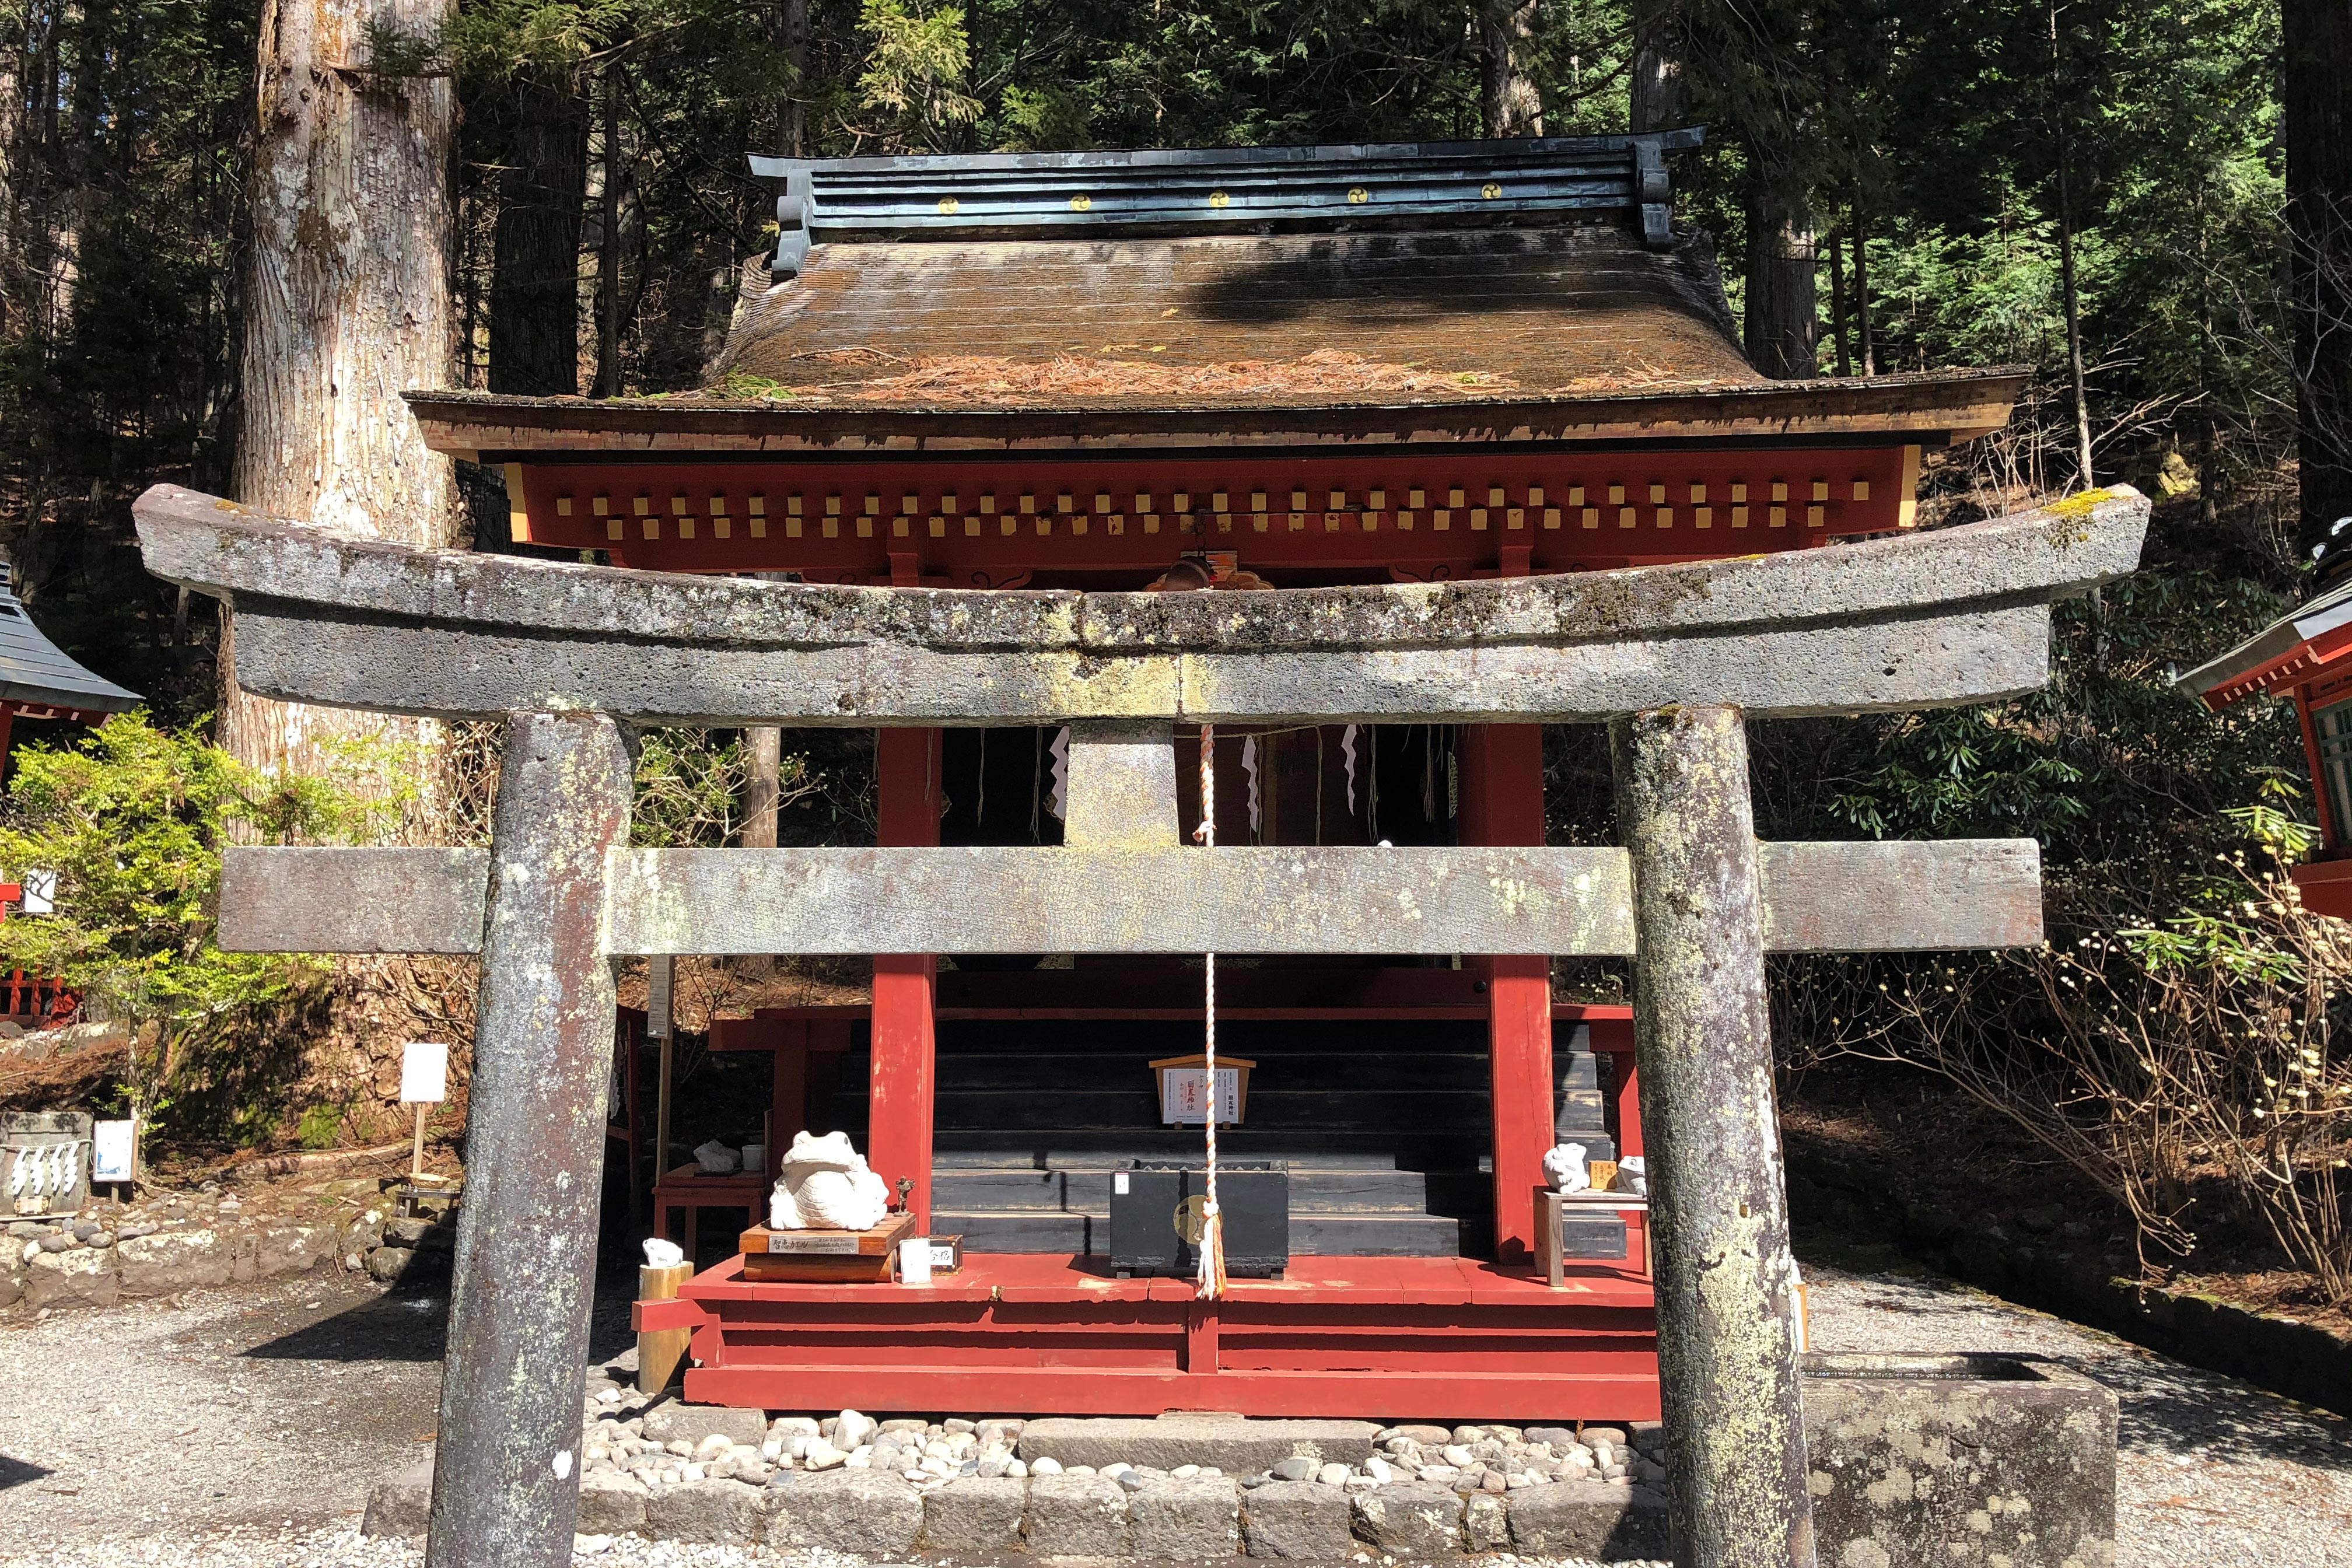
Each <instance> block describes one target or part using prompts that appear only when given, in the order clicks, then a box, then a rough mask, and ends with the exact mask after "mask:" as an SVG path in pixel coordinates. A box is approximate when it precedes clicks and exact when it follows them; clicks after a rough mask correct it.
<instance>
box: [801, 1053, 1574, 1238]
mask: <svg viewBox="0 0 2352 1568" xmlns="http://www.w3.org/2000/svg"><path fill="white" fill-rule="evenodd" d="M1562 1033H1563V1035H1566V1034H1567V1033H1568V1031H1567V1030H1563V1031H1562ZM1565 1043H1566V1042H1565V1040H1563V1044H1565ZM1199 1049H1200V1026H1199V1025H1198V1024H1197V1023H1189V1022H1171V1021H1162V1020H1122V1019H1105V1020H1068V1019H1045V1020H1034V1021H1032V1020H1022V1021H1003V1022H999V1021H993V1020H991V1021H945V1022H942V1023H941V1024H940V1026H939V1057H938V1064H939V1065H938V1079H937V1088H936V1091H935V1098H934V1112H933V1114H934V1119H935V1120H934V1129H935V1130H934V1133H933V1139H934V1153H933V1159H932V1178H931V1181H932V1186H931V1194H932V1196H931V1213H932V1220H931V1229H932V1231H933V1233H934V1234H937V1235H941V1236H950V1235H961V1237H963V1238H964V1246H965V1247H966V1248H967V1249H969V1250H971V1251H978V1252H992V1253H1049V1254H1057V1255H1061V1256H1065V1257H1066V1256H1069V1255H1072V1254H1078V1255H1087V1254H1094V1255H1100V1254H1106V1253H1108V1252H1109V1250H1110V1189H1111V1173H1113V1172H1114V1171H1115V1170H1118V1169H1122V1168H1124V1167H1125V1166H1127V1165H1128V1164H1129V1163H1130V1162H1132V1161H1136V1160H1181V1161H1193V1162H1197V1161H1198V1160H1199V1159H1200V1158H1201V1145H1202V1139H1201V1132H1200V1130H1199V1129H1198V1128H1192V1127H1184V1128H1171V1127H1165V1126H1163V1125H1161V1123H1160V1114H1159V1112H1160V1108H1159V1102H1158V1099H1157V1095H1156V1090H1155V1089H1154V1086H1153V1076H1152V1073H1151V1069H1150V1062H1151V1061H1152V1060H1153V1059H1154V1058H1161V1057H1171V1056H1183V1055H1188V1054H1191V1053H1192V1052H1195V1051H1198V1050H1199ZM1218 1049H1219V1051H1220V1053H1221V1054H1224V1055H1228V1056H1232V1057H1238V1058H1244V1059H1247V1060H1249V1061H1252V1062H1255V1064H1256V1066H1255V1068H1254V1069H1253V1071H1252V1072H1251V1075H1250V1083H1249V1089H1248V1100H1247V1105H1246V1107H1245V1110H1244V1123H1243V1125H1242V1126H1241V1127H1238V1128H1234V1129H1230V1130H1228V1131H1223V1132H1221V1133H1220V1134H1219V1136H1218V1140H1217V1146H1218V1152H1219V1155H1220V1157H1221V1158H1222V1159H1224V1160H1228V1161H1257V1160H1280V1161H1283V1162H1285V1163H1286V1164H1287V1165H1288V1167H1289V1172H1290V1209H1291V1215H1290V1250H1291V1252H1292V1254H1293V1255H1294V1256H1297V1257H1350V1258H1459V1257H1480V1256H1484V1255H1485V1254H1486V1252H1487V1251H1488V1250H1489V1249H1490V1247H1491V1236H1492V1231H1493V1219H1492V1214H1493V1201H1492V1191H1493V1177H1492V1175H1491V1170H1492V1162H1491V1160H1490V1158H1489V1154H1488V1151H1489V1148H1490V1145H1491V1142H1492V1137H1493V1132H1492V1123H1491V1118H1490V1115H1489V1110H1488V1069H1487V1063H1486V1028H1485V1026H1484V1025H1483V1024H1481V1023H1475V1022H1465V1021H1455V1020H1446V1021H1424V1020H1412V1021H1399V1020H1393V1019H1378V1018H1367V1019H1361V1020H1347V1021H1332V1020H1311V1021H1280V1022H1268V1021H1258V1022H1236V1023H1234V1024H1230V1025H1228V1026H1224V1027H1222V1028H1220V1029H1219V1031H1218ZM1586 1059H1587V1060H1588V1062H1589V1059H1590V1058H1586ZM865 1082H866V1063H865V1060H864V1058H863V1057H862V1056H853V1057H851V1058H850V1059H849V1060H848V1062H847V1063H846V1064H845V1071H844V1073H843V1083H844V1085H845V1092H844V1094H843V1095H842V1096H841V1097H840V1098H839V1099H838V1100H836V1102H835V1105H836V1114H837V1120H839V1121H842V1122H843V1123H845V1124H848V1123H850V1122H852V1121H856V1120H858V1119H862V1117H863V1115H864V1109H865V1108H864V1100H863V1095H862V1093H861V1091H860V1087H859V1086H862V1085H863V1084H864V1083H865Z"/></svg>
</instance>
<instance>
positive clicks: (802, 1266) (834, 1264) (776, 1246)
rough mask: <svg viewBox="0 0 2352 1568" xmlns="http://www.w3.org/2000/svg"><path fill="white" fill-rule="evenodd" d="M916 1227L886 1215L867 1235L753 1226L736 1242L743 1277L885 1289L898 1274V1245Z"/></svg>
mask: <svg viewBox="0 0 2352 1568" xmlns="http://www.w3.org/2000/svg"><path fill="white" fill-rule="evenodd" d="M914 1228H915V1216H914V1215H910V1214H894V1215H883V1217H882V1223H881V1224H879V1225H877V1226H875V1227H874V1228H873V1229H871V1230H771V1229H769V1228H768V1227H767V1226H764V1225H755V1226H752V1227H751V1229H749V1230H747V1231H745V1232H744V1233H743V1235H742V1238H741V1240H740V1242H739V1243H738V1245H739V1246H740V1247H741V1248H742V1250H743V1278H744V1279H798V1280H815V1281H867V1280H870V1281H872V1282H874V1283H876V1284H887V1283H888V1282H889V1281H890V1280H892V1279H897V1278H898V1243H899V1241H900V1240H901V1239H902V1238H903V1237H906V1236H907V1235H908V1234H909V1233H910V1232H912V1231H913V1229H914Z"/></svg>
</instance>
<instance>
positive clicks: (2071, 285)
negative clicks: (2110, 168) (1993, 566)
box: [2049, 0, 2095, 592]
mask: <svg viewBox="0 0 2352 1568" xmlns="http://www.w3.org/2000/svg"><path fill="white" fill-rule="evenodd" d="M2049 11H2050V74H2051V83H2052V87H2053V91H2052V93H2051V101H2052V112H2051V117H2050V118H2051V121H2052V124H2051V127H2050V130H2051V136H2052V139H2053V142H2055V144H2056V151H2057V154H2058V283H2059V289H2060V290H2061V292H2062V293H2063V295H2064V299H2063V306H2064V309H2065V312H2066V378H2067V384H2068V386H2069V387H2070V388H2071V389H2072V391H2073V393H2074V468H2075V471H2076V472H2077V473H2078V474H2080V475H2081V476H2082V477H2081V479H2080V481H2079V482H2078V483H2077V484H2076V485H2075V487H2074V488H2075V489H2077V490H2087V489H2090V488H2091V487H2092V485H2093V484H2094V483H2095V480H2094V479H2092V478H2091V405H2090V397H2089V394H2088V392H2087V390H2086V389H2085V387H2084V374H2083V296H2082V291H2081V289H2079V288H2078V287H2077V286H2076V282H2075V273H2074V164H2073V158H2072V155H2071V153H2070V150H2069V148H2068V144H2067V143H2068V137H2067V132H2066V105H2067V103H2068V102H2069V101H2070V100H2072V98H2073V96H2074V95H2073V93H2072V91H2071V89H2069V86H2068V84H2067V82H2066V81H2065V79H2064V78H2065V64H2066V62H2065V56H2064V55H2063V52H2062V50H2061V47H2060V42H2059V37H2058V5H2057V0H2051V4H2050V7H2049ZM2094 592H2095V590H2094Z"/></svg>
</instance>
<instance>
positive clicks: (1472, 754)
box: [1461, 724, 1554, 1263]
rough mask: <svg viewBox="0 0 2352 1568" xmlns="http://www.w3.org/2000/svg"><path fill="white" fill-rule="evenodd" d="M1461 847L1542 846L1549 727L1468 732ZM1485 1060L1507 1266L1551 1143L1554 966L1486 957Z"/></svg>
mask: <svg viewBox="0 0 2352 1568" xmlns="http://www.w3.org/2000/svg"><path fill="white" fill-rule="evenodd" d="M1462 738H1463V746H1462V806H1463V810H1462V824H1461V828H1462V841H1463V842H1464V843H1465V844H1512V845H1525V844H1541V843H1542V842H1543V839H1544V797H1543V729H1542V727H1541V726H1540V725H1535V724H1477V725H1470V726H1466V727H1465V729H1464V730H1463V731H1462ZM1486 979H1487V993H1486V1044H1487V1050H1486V1057H1487V1071H1488V1077H1489V1080H1490V1088H1491V1094H1490V1097H1489V1103H1490V1104H1491V1106H1492V1107H1493V1117H1494V1163H1495V1199H1494V1203H1495V1246H1496V1252H1495V1255H1496V1258H1498V1259H1500V1260H1502V1261H1504V1262H1513V1263H1515V1262H1519V1261H1522V1260H1524V1259H1527V1258H1532V1257H1533V1256H1534V1254H1535V1234H1536V1230H1535V1209H1534V1204H1533V1203H1532V1201H1531V1200H1530V1199H1529V1197H1528V1194H1530V1193H1532V1192H1533V1191H1534V1190H1535V1189H1536V1188H1537V1187H1538V1186H1540V1185H1542V1184H1543V1157H1544V1154H1545V1152H1546V1151H1548V1150H1549V1149H1550V1148H1551V1146H1552V1122H1553V1112H1554V1106H1553V1103H1552V1068H1551V961H1550V960H1549V959H1548V958H1546V957H1544V956H1543V955H1541V954H1538V953H1529V954H1497V955H1491V956H1489V957H1487V958H1486Z"/></svg>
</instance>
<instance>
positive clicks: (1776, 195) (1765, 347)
mask: <svg viewBox="0 0 2352 1568" xmlns="http://www.w3.org/2000/svg"><path fill="white" fill-rule="evenodd" d="M1818 270H1819V263H1818V259H1817V257H1816V254H1815V249H1814V240H1813V216H1812V210H1811V204H1809V203H1808V202H1807V201H1806V200H1805V199H1804V195H1803V193H1802V192H1801V191H1782V190H1776V189H1774V188H1772V187H1771V186H1770V185H1769V184H1767V183H1766V182H1765V181H1764V180H1762V179H1760V178H1759V179H1758V180H1757V181H1756V182H1755V183H1754V184H1751V185H1750V186H1749V188H1748V273H1747V296H1748V300H1747V321H1746V323H1745V327H1746V332H1745V336H1746V339H1747V348H1748V362H1749V363H1752V364H1753V365H1755V367H1756V368H1757V369H1758V370H1759V371H1760V372H1762V373H1763V374H1766V375H1769V376H1773V377H1776V378H1779V379H1781V380H1795V379H1799V378H1801V377H1805V376H1810V375H1812V374H1816V371H1817V365H1816V363H1815V355H1816V345H1817V343H1818V341H1819V338H1820V333H1821V325H1820V310H1821V307H1820V303H1819V286H1818V283H1817V281H1816V279H1815V273H1816V272H1817V271H1818Z"/></svg>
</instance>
